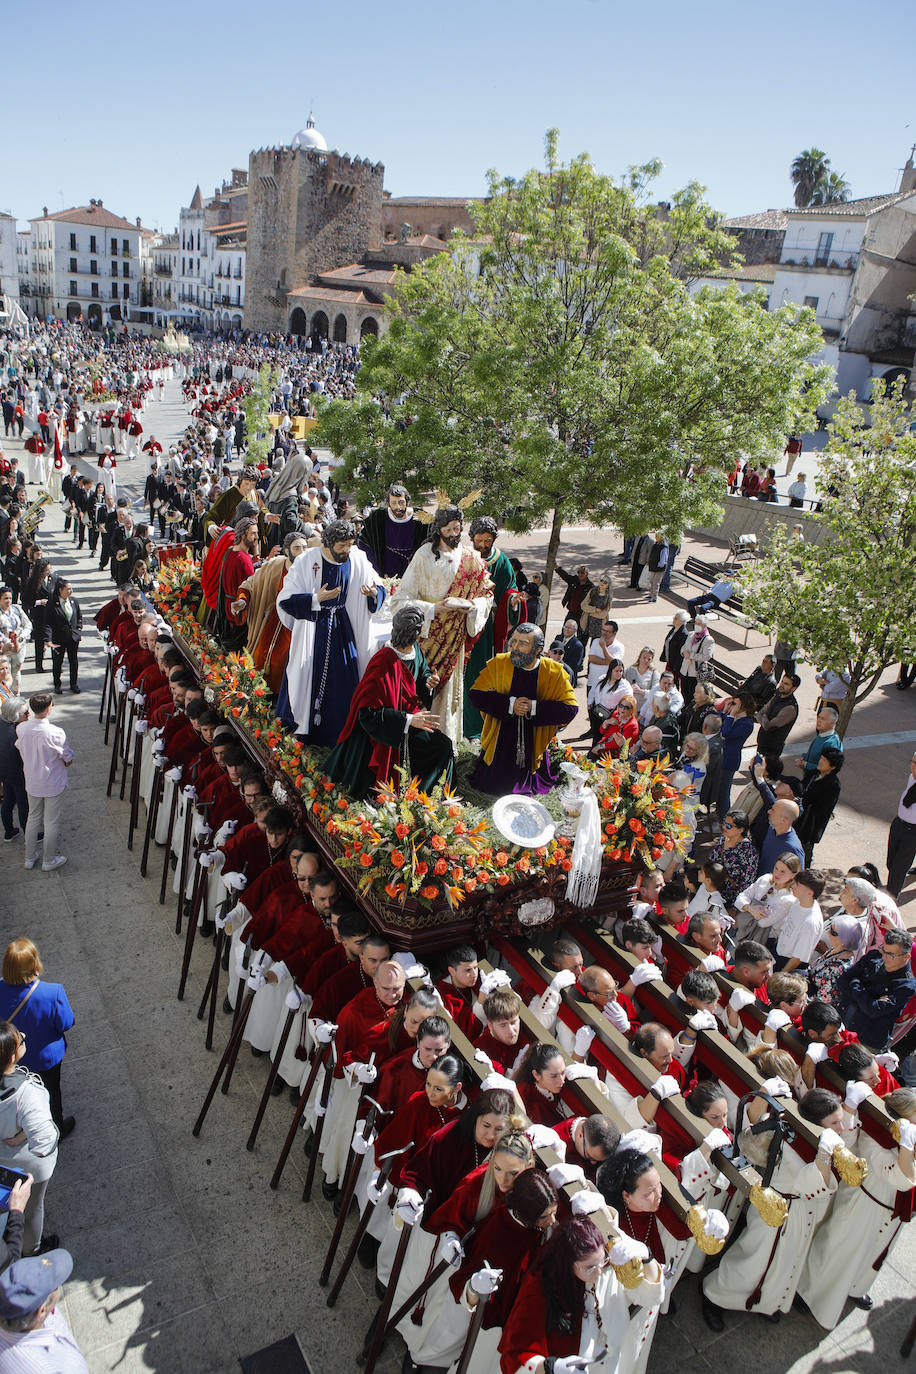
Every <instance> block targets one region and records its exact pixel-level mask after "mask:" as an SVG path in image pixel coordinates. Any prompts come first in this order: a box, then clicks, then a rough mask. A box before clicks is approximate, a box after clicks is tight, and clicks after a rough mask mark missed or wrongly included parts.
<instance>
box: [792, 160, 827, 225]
mask: <svg viewBox="0 0 916 1374" xmlns="http://www.w3.org/2000/svg"><path fill="white" fill-rule="evenodd" d="M829 171H830V159H829V157H828V156H827V154H826V153H825V152H823V150H822V149H820V148H806V149H805V150H804V152H801V153H799V155H798V157H797V158H795V160H794V162H793V163H792V167H791V170H790V173H789V174H790V176H791V178H792V185H793V186H794V187H795V204H796V205H797V206H798V208H799V210H804V208H805V206H806V205H810V204H811V202H812V199H813V197H814V192H815V191H816V190H817V188H818V186H819V184H820V183H821V181H823V179H824V177H825V176H826V175H827V173H828V172H829Z"/></svg>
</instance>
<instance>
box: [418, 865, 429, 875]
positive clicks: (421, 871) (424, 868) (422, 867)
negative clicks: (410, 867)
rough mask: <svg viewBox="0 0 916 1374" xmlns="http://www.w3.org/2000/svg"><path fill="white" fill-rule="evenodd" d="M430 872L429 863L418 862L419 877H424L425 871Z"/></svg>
mask: <svg viewBox="0 0 916 1374" xmlns="http://www.w3.org/2000/svg"><path fill="white" fill-rule="evenodd" d="M428 872H429V864H425V863H423V862H420V863H418V864H417V875H418V877H420V878H422V877H423V874H424V873H428Z"/></svg>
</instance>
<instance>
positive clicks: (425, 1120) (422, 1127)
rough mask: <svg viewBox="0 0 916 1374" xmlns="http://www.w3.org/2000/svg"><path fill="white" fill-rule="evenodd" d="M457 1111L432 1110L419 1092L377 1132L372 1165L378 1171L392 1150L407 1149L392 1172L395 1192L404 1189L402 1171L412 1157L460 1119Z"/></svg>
mask: <svg viewBox="0 0 916 1374" xmlns="http://www.w3.org/2000/svg"><path fill="white" fill-rule="evenodd" d="M459 1112H460V1109H459V1108H458V1107H431V1106H430V1105H429V1098H428V1097H427V1096H426V1093H425V1092H424V1091H423V1090H422V1089H421V1090H420V1091H419V1092H416V1093H414V1094H413V1096H412V1097H411V1098H409V1099H408V1101H407V1102H406V1103H405V1104H404V1106H402V1107H400V1108H399V1109H398V1111H396V1112H395V1114H394V1116H393V1117H392V1118H391V1119H390V1120H389V1121H388V1124H387V1125H386V1126H385V1127H384V1129H383V1130H381V1131H380V1132H379V1135H378V1139H377V1140H376V1142H375V1162H376V1165H377V1166H378V1168H382V1166H383V1164H384V1156H385V1155H386V1154H388V1153H389V1151H392V1150H400V1149H402V1147H403V1146H405V1145H409V1146H410V1149H409V1150H406V1151H405V1152H404V1154H403V1155H398V1157H397V1160H396V1162H395V1163H394V1164H393V1165H392V1169H391V1183H392V1186H393V1187H394V1188H401V1187H404V1186H405V1184H404V1180H403V1170H404V1167H405V1166H406V1165H407V1164H409V1162H410V1160H411V1159H412V1158H413V1157H414V1155H415V1154H416V1153H417V1152H418V1151H419V1150H422V1149H423V1146H424V1145H425V1144H426V1142H427V1141H428V1140H429V1138H430V1136H432V1135H433V1134H434V1133H435V1132H436V1131H441V1130H442V1128H443V1126H446V1125H448V1124H449V1123H450V1122H452V1121H455V1120H456V1119H457V1117H458V1115H459ZM411 1186H413V1185H411Z"/></svg>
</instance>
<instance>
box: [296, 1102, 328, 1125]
mask: <svg viewBox="0 0 916 1374" xmlns="http://www.w3.org/2000/svg"><path fill="white" fill-rule="evenodd" d="M327 1114H328V1104H327V1103H326V1102H322V1100H321V1098H319V1099H318V1101H317V1102H316V1103H315V1105H314V1107H313V1108H312V1115H313V1116H327ZM302 1124H303V1126H304V1125H305V1122H304V1121H303V1123H302Z"/></svg>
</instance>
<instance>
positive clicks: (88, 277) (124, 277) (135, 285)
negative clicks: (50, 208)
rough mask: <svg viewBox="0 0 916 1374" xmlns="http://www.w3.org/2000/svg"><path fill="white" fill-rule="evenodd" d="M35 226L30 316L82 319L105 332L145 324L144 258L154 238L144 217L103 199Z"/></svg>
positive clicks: (41, 220) (46, 216)
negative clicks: (130, 216) (128, 215)
mask: <svg viewBox="0 0 916 1374" xmlns="http://www.w3.org/2000/svg"><path fill="white" fill-rule="evenodd" d="M29 223H30V226H31V245H30V253H29V256H30V265H29V271H30V277H31V281H32V284H33V291H34V296H33V303H34V305H35V309H34V310H32V311H30V313H31V314H34V315H37V316H38V318H40V319H47V318H49V317H51V316H55V317H56V318H58V319H66V320H79V321H82V322H83V323H85V324H88V325H90V326H91V327H93V328H96V329H100V328H102V327H103V326H105V325H108V324H119V323H121V322H124V321H127V320H137V321H145V320H146V318H147V315H148V313H149V308H148V304H147V301H146V299H145V294H146V293H145V290H144V275H143V259H144V255H145V253H146V250H147V245H148V242H149V241H150V239H151V235H150V232H149V231H148V230H146V229H144V228H143V226H142V225H141V223H140V221H139V219H138V220H135V221H134V222H131V221H130V220H127V219H125V218H124V217H123V216H122V215H115V214H113V213H112V212H111V211H110V210H106V209H105V207H104V206H103V204H102V202H101V201H100V200H90V202H89V204H88V205H83V206H76V207H74V208H73V209H70V210H61V211H59V212H58V213H57V214H53V215H49V214H48V213H47V210H45V213H44V214H43V215H41V216H40V217H38V218H37V219H33V220H30V221H29Z"/></svg>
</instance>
